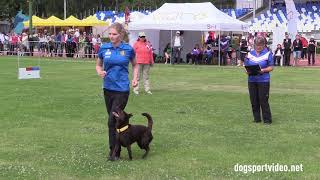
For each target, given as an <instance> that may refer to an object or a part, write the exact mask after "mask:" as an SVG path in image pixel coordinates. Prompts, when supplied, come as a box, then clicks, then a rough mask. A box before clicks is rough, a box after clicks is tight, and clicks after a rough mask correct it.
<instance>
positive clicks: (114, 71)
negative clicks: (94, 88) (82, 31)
mask: <svg viewBox="0 0 320 180" xmlns="http://www.w3.org/2000/svg"><path fill="white" fill-rule="evenodd" d="M125 34H126V31H125V29H124V27H123V26H122V25H121V24H120V23H114V24H112V25H111V26H110V27H109V38H110V42H109V43H106V44H103V45H102V46H101V47H100V49H99V51H98V59H97V62H96V71H97V73H98V75H99V76H100V77H101V78H103V93H104V100H105V104H106V109H107V112H108V115H109V118H108V128H109V148H110V153H109V159H110V157H111V155H112V152H113V149H114V147H115V144H116V126H115V125H116V120H115V118H114V116H113V114H112V112H113V111H115V109H116V108H121V109H122V110H124V108H125V107H126V105H127V102H128V98H129V92H130V81H129V63H130V62H131V64H132V66H133V71H134V72H133V79H132V86H133V87H135V86H136V85H137V77H136V74H138V73H137V70H138V69H137V66H136V62H135V59H134V58H135V52H134V50H133V48H132V47H131V46H130V45H129V44H127V43H124V42H123V41H122V40H123V38H124V36H125ZM119 157H120V150H119V151H118V152H116V159H119ZM110 160H111V159H110Z"/></svg>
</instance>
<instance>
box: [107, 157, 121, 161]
mask: <svg viewBox="0 0 320 180" xmlns="http://www.w3.org/2000/svg"><path fill="white" fill-rule="evenodd" d="M119 159H120V158H119V157H112V156H110V157H109V158H108V161H118V160H119Z"/></svg>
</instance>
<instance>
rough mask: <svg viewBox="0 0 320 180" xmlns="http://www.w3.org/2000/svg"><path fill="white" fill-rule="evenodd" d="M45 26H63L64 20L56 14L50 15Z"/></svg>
mask: <svg viewBox="0 0 320 180" xmlns="http://www.w3.org/2000/svg"><path fill="white" fill-rule="evenodd" d="M45 26H63V20H61V19H59V18H57V17H55V16H50V17H49V18H48V19H47V20H46V22H45Z"/></svg>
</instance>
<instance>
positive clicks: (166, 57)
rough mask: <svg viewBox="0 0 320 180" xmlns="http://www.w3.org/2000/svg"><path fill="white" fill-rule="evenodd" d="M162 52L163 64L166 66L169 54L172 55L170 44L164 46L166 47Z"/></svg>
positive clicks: (169, 57)
mask: <svg viewBox="0 0 320 180" xmlns="http://www.w3.org/2000/svg"><path fill="white" fill-rule="evenodd" d="M163 52H164V59H165V63H164V64H167V63H168V60H169V59H171V53H172V48H171V45H170V43H168V44H167V45H166V47H165V48H164V50H163Z"/></svg>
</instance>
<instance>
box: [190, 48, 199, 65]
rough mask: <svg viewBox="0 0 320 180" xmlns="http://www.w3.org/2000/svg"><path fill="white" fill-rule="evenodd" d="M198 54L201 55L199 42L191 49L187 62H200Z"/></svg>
mask: <svg viewBox="0 0 320 180" xmlns="http://www.w3.org/2000/svg"><path fill="white" fill-rule="evenodd" d="M200 56H201V49H200V47H199V44H196V45H195V46H194V48H193V49H192V51H191V62H189V64H193V63H194V64H200V59H201V58H200Z"/></svg>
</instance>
